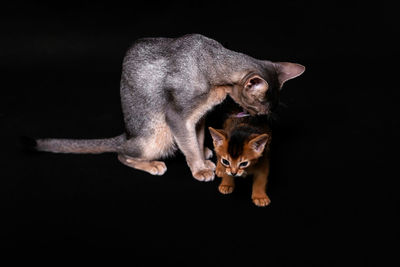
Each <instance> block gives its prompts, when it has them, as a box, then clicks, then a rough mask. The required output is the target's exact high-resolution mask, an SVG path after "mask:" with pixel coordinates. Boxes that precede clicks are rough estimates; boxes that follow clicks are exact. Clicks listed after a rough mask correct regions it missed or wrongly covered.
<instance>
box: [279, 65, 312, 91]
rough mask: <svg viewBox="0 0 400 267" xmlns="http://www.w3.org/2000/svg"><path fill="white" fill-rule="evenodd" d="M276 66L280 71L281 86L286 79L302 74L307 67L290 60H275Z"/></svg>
mask: <svg viewBox="0 0 400 267" xmlns="http://www.w3.org/2000/svg"><path fill="white" fill-rule="evenodd" d="M274 66H275V69H276V71H277V73H278V80H279V85H280V88H282V85H283V84H284V83H285V82H286V81H288V80H290V79H293V78H296V77H297V76H300V75H301V74H302V73H303V72H304V71H305V69H306V68H305V67H304V66H303V65H300V64H297V63H290V62H274Z"/></svg>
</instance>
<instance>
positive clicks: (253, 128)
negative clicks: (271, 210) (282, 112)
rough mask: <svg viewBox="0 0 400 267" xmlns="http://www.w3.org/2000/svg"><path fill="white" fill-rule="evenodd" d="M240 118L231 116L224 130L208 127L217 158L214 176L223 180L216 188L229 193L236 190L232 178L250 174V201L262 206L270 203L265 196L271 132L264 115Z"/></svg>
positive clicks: (239, 116)
mask: <svg viewBox="0 0 400 267" xmlns="http://www.w3.org/2000/svg"><path fill="white" fill-rule="evenodd" d="M241 115H242V114H240V115H237V114H235V115H231V116H230V117H229V118H228V119H227V120H226V121H225V123H224V129H223V130H220V129H219V130H216V129H214V128H212V127H209V130H210V133H211V136H212V138H213V143H214V150H215V154H216V156H217V167H216V171H215V174H216V175H217V176H218V177H221V178H222V181H221V184H220V185H219V187H218V189H219V191H220V192H221V193H222V194H230V193H232V192H233V189H234V187H235V181H234V177H245V176H248V175H253V188H252V195H251V198H252V200H253V203H254V204H255V205H257V206H259V207H264V206H267V205H268V204H269V203H270V202H271V200H270V199H269V197H268V196H267V194H266V187H267V181H268V174H269V144H270V142H271V130H270V128H269V127H268V124H267V122H266V120H267V119H266V117H265V116H256V117H250V116H248V117H247V116H246V117H241Z"/></svg>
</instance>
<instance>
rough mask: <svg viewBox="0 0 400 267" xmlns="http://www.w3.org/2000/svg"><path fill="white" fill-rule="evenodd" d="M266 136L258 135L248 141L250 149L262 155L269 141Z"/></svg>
mask: <svg viewBox="0 0 400 267" xmlns="http://www.w3.org/2000/svg"><path fill="white" fill-rule="evenodd" d="M269 138H270V137H269V135H268V134H260V135H258V136H257V137H255V138H253V139H251V140H250V142H249V145H250V147H251V148H252V149H253V150H254V151H255V152H257V153H262V152H263V151H264V148H265V145H266V144H267V142H268V141H269Z"/></svg>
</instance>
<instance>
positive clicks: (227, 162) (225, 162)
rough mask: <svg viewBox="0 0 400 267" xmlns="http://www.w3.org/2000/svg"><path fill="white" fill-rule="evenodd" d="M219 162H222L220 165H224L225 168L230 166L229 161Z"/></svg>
mask: <svg viewBox="0 0 400 267" xmlns="http://www.w3.org/2000/svg"><path fill="white" fill-rule="evenodd" d="M221 162H222V164H224V165H225V166H229V165H230V163H229V161H228V160H226V159H221Z"/></svg>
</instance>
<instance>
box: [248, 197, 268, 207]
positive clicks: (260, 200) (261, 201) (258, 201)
mask: <svg viewBox="0 0 400 267" xmlns="http://www.w3.org/2000/svg"><path fill="white" fill-rule="evenodd" d="M252 199H253V203H254V204H255V205H256V206H258V207H266V206H268V205H269V203H271V200H270V199H269V197H268V196H267V195H265V196H262V197H254V196H253V197H252Z"/></svg>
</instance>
